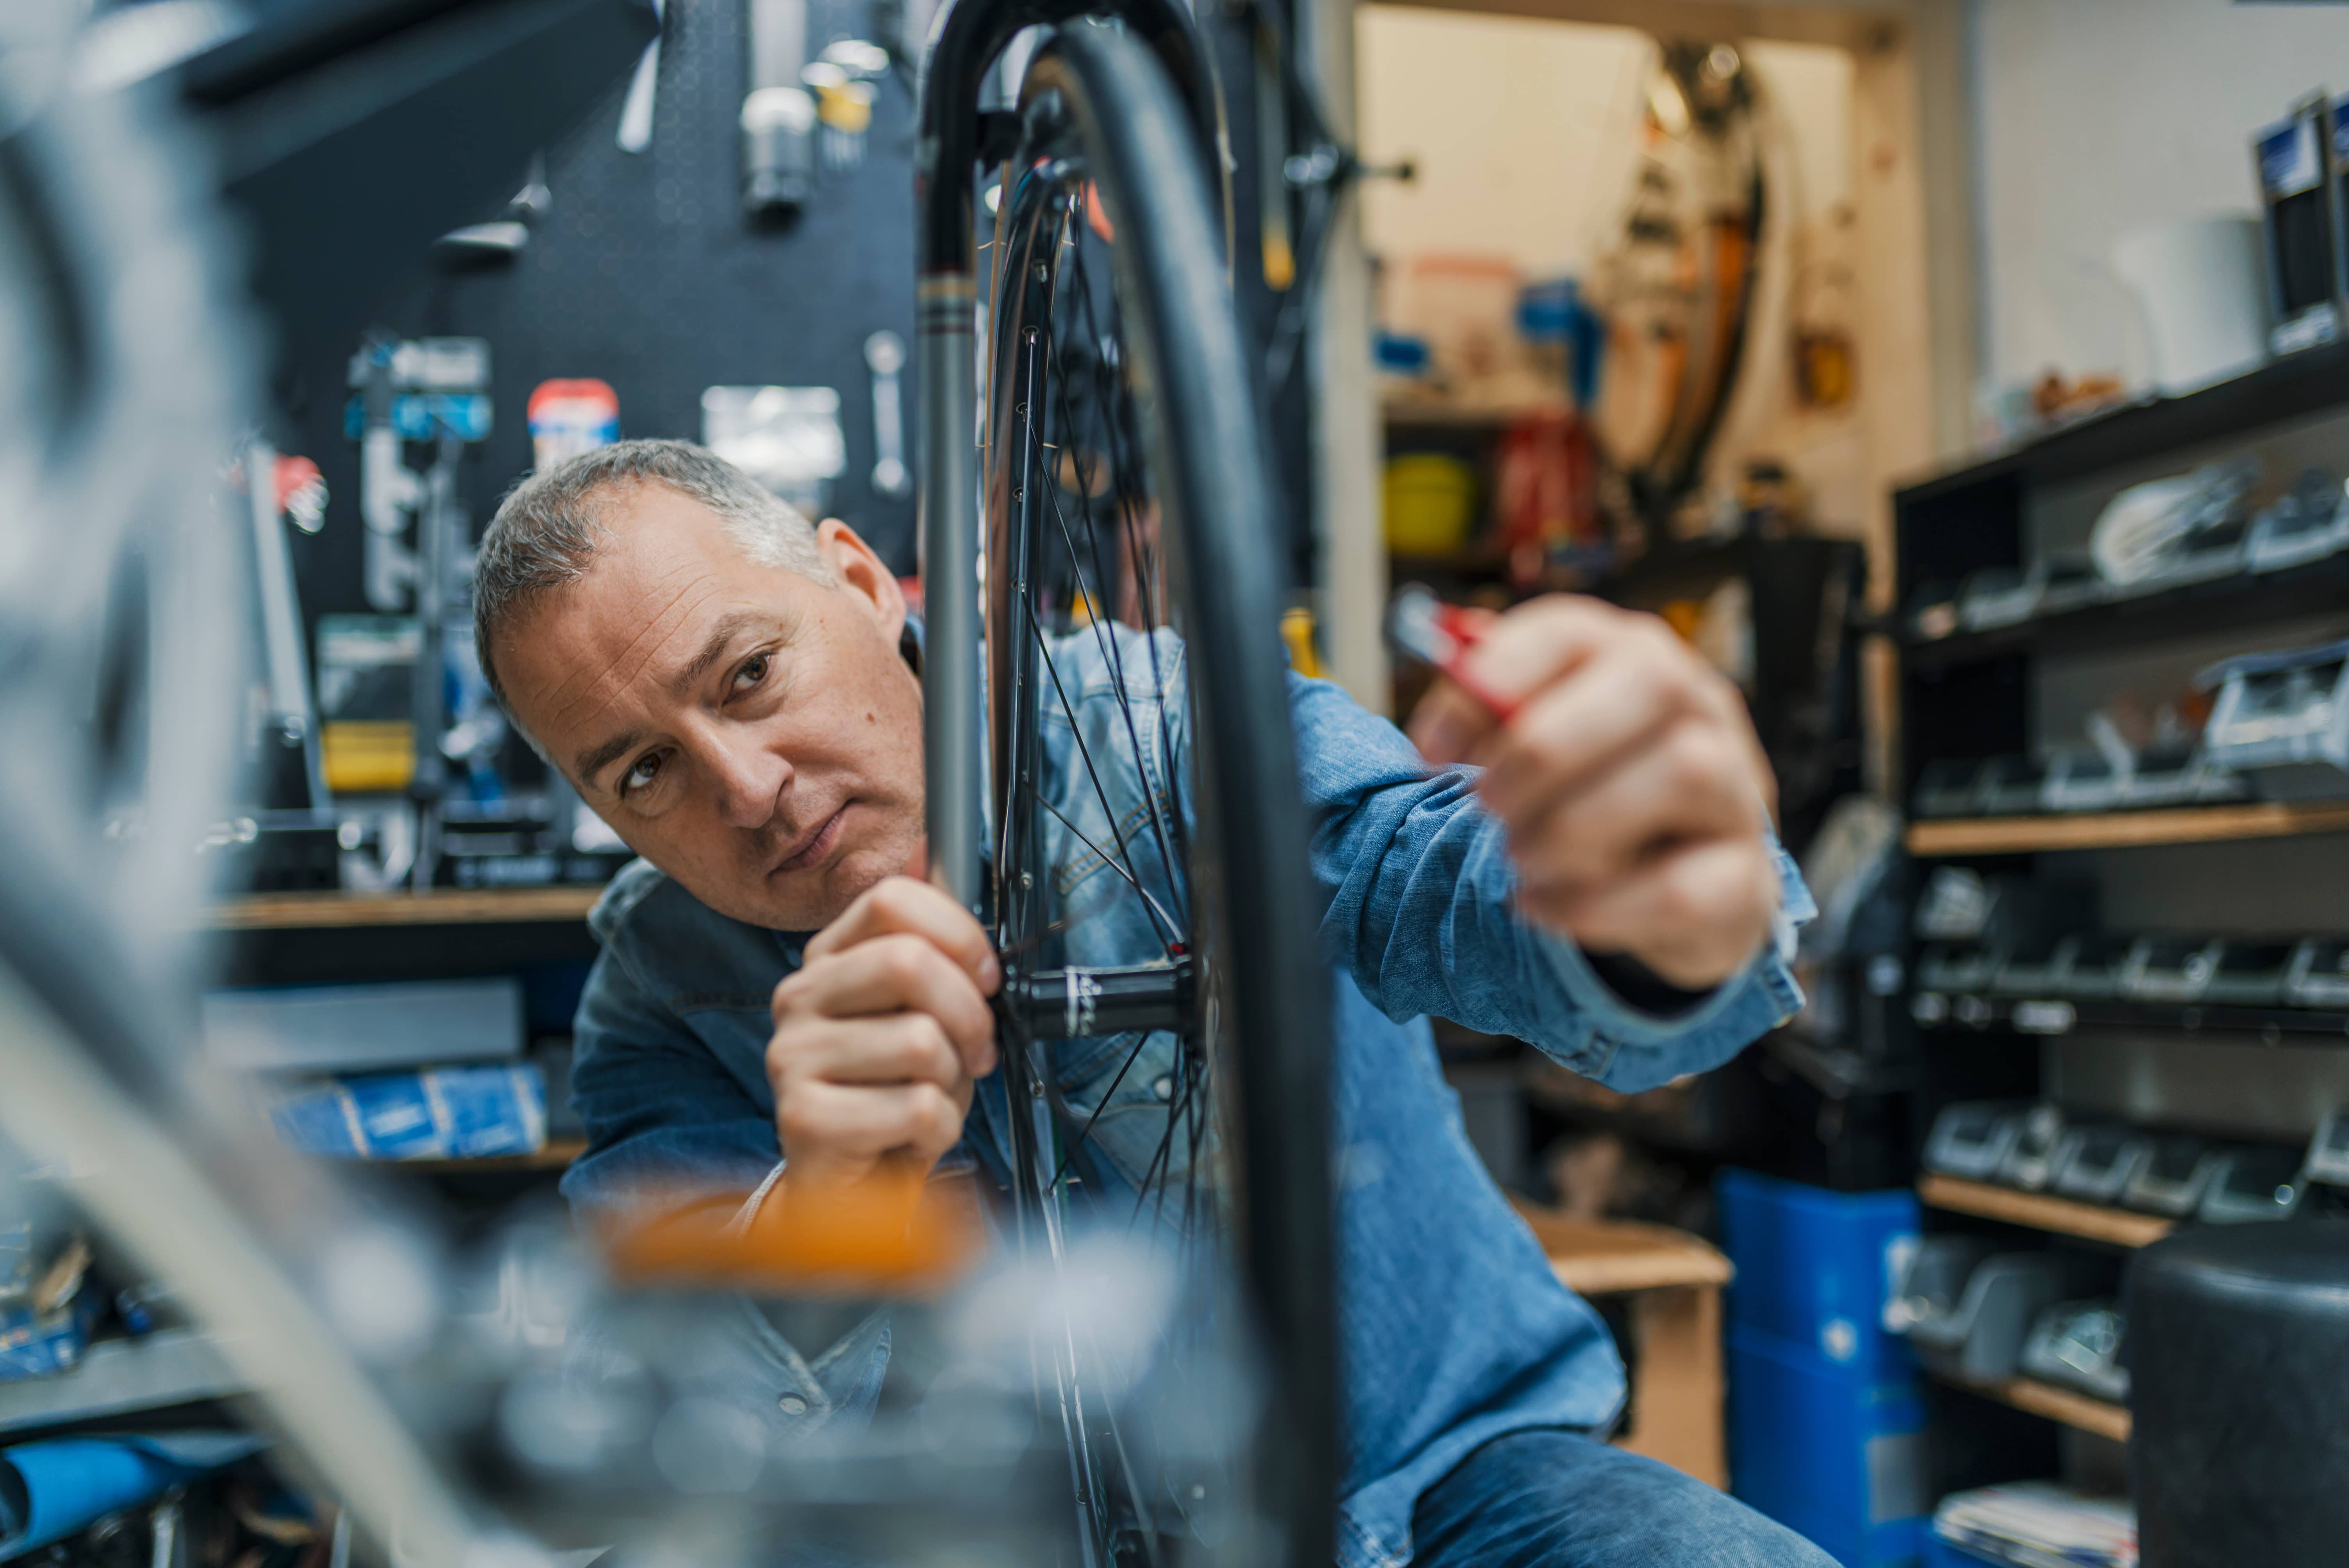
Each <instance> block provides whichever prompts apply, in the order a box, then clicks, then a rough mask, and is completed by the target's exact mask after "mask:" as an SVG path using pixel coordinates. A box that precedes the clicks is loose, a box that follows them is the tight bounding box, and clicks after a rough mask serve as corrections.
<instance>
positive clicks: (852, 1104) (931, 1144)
mask: <svg viewBox="0 0 2349 1568" xmlns="http://www.w3.org/2000/svg"><path fill="white" fill-rule="evenodd" d="M775 1132H776V1136H777V1137H778V1138H780V1139H781V1141H782V1146H783V1158H784V1159H785V1160H786V1161H793V1162H795V1163H796V1162H799V1161H801V1160H802V1159H803V1158H805V1159H838V1158H840V1157H842V1156H843V1155H844V1156H848V1157H851V1158H857V1159H866V1160H870V1159H877V1158H879V1157H880V1156H882V1155H884V1154H888V1153H891V1152H893V1151H895V1150H900V1149H911V1150H918V1151H923V1152H926V1153H928V1154H929V1155H930V1157H931V1158H932V1159H933V1160H935V1159H936V1157H937V1156H939V1155H942V1154H944V1153H945V1152H946V1151H947V1150H949V1149H952V1148H953V1147H954V1146H955V1144H956V1142H957V1141H958V1140H960V1139H961V1137H962V1111H961V1109H960V1108H959V1107H958V1106H957V1104H956V1103H955V1099H954V1097H953V1096H952V1095H950V1094H948V1093H947V1091H946V1090H945V1089H942V1088H939V1087H938V1086H937V1085H936V1084H934V1083H914V1084H891V1085H869V1084H854V1085H852V1084H830V1083H824V1082H823V1081H821V1080H817V1081H812V1082H809V1083H805V1084H802V1085H800V1086H799V1087H798V1088H796V1089H795V1090H794V1091H793V1092H792V1097H791V1098H790V1099H787V1100H785V1101H784V1102H783V1103H782V1104H781V1105H779V1106H777V1107H776V1108H775ZM795 1148H796V1149H797V1150H802V1151H803V1153H794V1149H795Z"/></svg>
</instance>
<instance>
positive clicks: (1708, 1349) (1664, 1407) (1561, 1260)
mask: <svg viewBox="0 0 2349 1568" xmlns="http://www.w3.org/2000/svg"><path fill="white" fill-rule="evenodd" d="M1517 1212H1518V1213H1519V1214H1520V1215H1521V1216H1523V1218H1524V1219H1525V1222H1526V1224H1527V1225H1529V1226H1531V1227H1532V1228H1533V1233H1534V1237H1535V1239H1536V1240H1537V1241H1538V1242H1540V1243H1541V1248H1542V1251H1543V1252H1544V1253H1546V1254H1547V1256H1548V1258H1549V1266H1550V1269H1551V1271H1552V1272H1553V1273H1555V1274H1557V1277H1558V1279H1559V1280H1560V1281H1561V1282H1562V1283H1563V1284H1565V1285H1566V1287H1567V1288H1568V1290H1571V1291H1573V1292H1575V1293H1576V1294H1577V1295H1586V1296H1591V1295H1629V1296H1630V1298H1631V1300H1630V1317H1631V1338H1632V1344H1633V1347H1634V1355H1633V1359H1634V1361H1635V1362H1636V1366H1635V1367H1634V1369H1633V1371H1632V1375H1631V1408H1630V1423H1629V1424H1628V1425H1627V1427H1626V1428H1625V1429H1624V1430H1623V1431H1622V1432H1621V1433H1620V1434H1619V1435H1618V1436H1617V1438H1616V1439H1615V1440H1616V1441H1617V1443H1618V1444H1619V1445H1620V1446H1621V1447H1623V1448H1626V1449H1630V1451H1631V1452H1633V1453H1635V1454H1645V1455H1647V1456H1648V1457H1649V1458H1650V1459H1652V1460H1661V1461H1663V1462H1664V1463H1665V1464H1668V1465H1671V1467H1672V1468H1673V1469H1675V1470H1683V1471H1685V1472H1687V1473H1688V1474H1690V1475H1692V1476H1694V1477H1696V1479H1697V1480H1701V1481H1704V1482H1707V1483H1708V1484H1710V1485H1713V1486H1717V1487H1721V1488H1723V1489H1726V1488H1727V1487H1728V1485H1729V1457H1728V1450H1727V1447H1726V1445H1725V1443H1724V1442H1723V1435H1722V1388H1723V1378H1722V1366H1721V1287H1722V1286H1723V1285H1725V1284H1728V1283H1729V1281H1730V1278H1731V1276H1732V1275H1733V1274H1734V1273H1735V1270H1734V1269H1733V1268H1732V1267H1731V1265H1730V1262H1729V1260H1728V1259H1727V1258H1725V1257H1723V1256H1722V1254H1721V1253H1720V1252H1719V1251H1718V1250H1717V1249H1715V1248H1714V1247H1713V1246H1712V1245H1710V1244H1708V1243H1705V1242H1704V1241H1703V1240H1702V1239H1701V1238H1699V1237H1696V1236H1692V1235H1690V1234H1689V1233H1687V1232H1685V1231H1675V1230H1673V1229H1671V1227H1670V1226H1667V1225H1649V1224H1642V1223H1640V1222H1637V1221H1633V1220H1570V1219H1568V1218H1566V1217H1565V1216H1563V1215H1561V1214H1557V1213H1552V1212H1548V1211H1547V1210H1543V1209H1539V1208H1537V1207H1535V1206H1534V1205H1532V1204H1529V1203H1520V1204H1518V1205H1517Z"/></svg>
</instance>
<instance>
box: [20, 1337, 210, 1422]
mask: <svg viewBox="0 0 2349 1568" xmlns="http://www.w3.org/2000/svg"><path fill="white" fill-rule="evenodd" d="M243 1391H244V1388H243V1379H242V1378H240V1377H238V1376H237V1375H236V1373H235V1372H234V1371H233V1370H232V1369H231V1367H230V1366H229V1363H228V1358H227V1357H225V1356H223V1355H222V1353H221V1348H220V1345H219V1343H218V1342H217V1341H216V1340H214V1339H212V1337H211V1336H209V1335H205V1334H202V1333H199V1332H198V1331H196V1330H194V1329H191V1328H167V1329H160V1330H158V1331H157V1332H155V1333H153V1334H150V1335H147V1336H143V1337H141V1338H138V1339H105V1340H100V1341H99V1342H98V1344H96V1345H93V1346H90V1347H89V1349H88V1353H87V1354H85V1355H84V1356H83V1357H82V1359H81V1364H80V1365H79V1366H78V1367H75V1368H74V1369H73V1370H72V1371H70V1372H63V1373H59V1374H57V1376H56V1377H28V1378H26V1379H24V1380H23V1381H21V1382H13V1383H0V1432H12V1431H21V1430H26V1429H30V1428H34V1427H56V1426H64V1425H66V1424H67V1423H68V1422H74V1421H88V1420H96V1419H98V1418H102V1417H108V1416H123V1415H130V1414H133V1413H136V1412H140V1411H146V1410H162V1409H169V1408H172V1407H174V1406H178V1405H191V1404H195V1403H198V1402H200V1401H202V1400H206V1399H225V1398H230V1397H232V1396H233V1395H236V1394H240V1393H243Z"/></svg>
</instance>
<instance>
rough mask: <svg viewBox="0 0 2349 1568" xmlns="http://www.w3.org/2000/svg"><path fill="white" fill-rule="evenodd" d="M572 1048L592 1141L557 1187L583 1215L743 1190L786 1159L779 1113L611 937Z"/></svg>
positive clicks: (575, 1091)
mask: <svg viewBox="0 0 2349 1568" xmlns="http://www.w3.org/2000/svg"><path fill="white" fill-rule="evenodd" d="M572 1049H573V1057H572V1067H571V1102H572V1104H573V1106H574V1108H576V1109H577V1110H578V1112H579V1116H580V1119H582V1120H583V1121H585V1123H586V1124H587V1152H586V1153H585V1154H583V1155H581V1156H580V1157H579V1159H578V1160H577V1161H574V1163H573V1165H572V1167H571V1169H570V1170H569V1171H567V1172H565V1173H564V1178H563V1195H564V1197H565V1198H566V1199H568V1200H569V1201H570V1202H571V1206H572V1208H573V1210H574V1212H578V1213H579V1214H580V1216H581V1217H582V1218H583V1219H584V1218H591V1217H595V1216H598V1215H607V1214H608V1215H615V1216H618V1215H625V1214H626V1213H627V1212H630V1211H632V1210H635V1209H637V1208H641V1207H642V1206H644V1205H645V1204H646V1203H647V1202H662V1203H674V1202H678V1201H679V1200H680V1199H691V1198H694V1197H698V1196H705V1195H710V1194H715V1193H720V1192H748V1191H750V1190H751V1189H752V1188H754V1187H756V1186H758V1185H759V1183H760V1182H761V1181H764V1180H766V1177H767V1174H768V1172H769V1171H772V1170H773V1169H774V1166H775V1161H777V1160H778V1159H779V1158H781V1150H779V1149H778V1147H777V1145H776V1141H775V1122H774V1118H773V1117H772V1116H771V1115H770V1114H768V1112H767V1109H766V1108H765V1107H763V1106H761V1105H760V1104H759V1103H758V1102H757V1101H756V1100H754V1099H751V1097H750V1095H749V1094H747V1093H745V1092H744V1091H743V1088H742V1086H741V1085H740V1083H739V1082H737V1081H736V1080H735V1079H734V1078H732V1077H730V1075H729V1074H728V1073H727V1072H726V1071H725V1069H724V1068H720V1067H719V1065H718V1062H717V1060H716V1059H715V1058H714V1057H711V1056H710V1054H709V1047H706V1046H704V1045H703V1044H702V1043H701V1042H700V1041H699V1040H698V1039H696V1038H695V1037H693V1034H692V1032H691V1031H690V1030H688V1028H686V1026H684V1024H683V1023H682V1022H681V1021H680V1020H679V1019H678V1016H677V1015H676V1014H674V1013H672V1012H670V1011H669V1010H668V1009H667V1007H665V1006H662V1005H661V1004H660V1003H659V1002H658V1001H657V1000H655V999H654V997H653V996H652V995H650V994H649V993H648V992H647V990H646V989H645V988H644V986H643V985H640V984H639V983H638V982H637V981H636V978H635V976H634V975H631V974H629V972H628V969H627V966H626V964H625V963H624V962H622V960H621V958H620V957H619V955H618V954H616V953H615V952H614V951H613V950H612V949H611V948H609V947H606V948H605V950H604V952H603V954H601V955H600V956H598V957H597V958H596V960H595V968H594V969H593V970H591V971H590V972H589V974H588V976H587V987H586V989H585V992H583V993H582V994H581V995H580V998H579V1011H578V1014H577V1016H575V1018H574V1021H573V1024H572Z"/></svg>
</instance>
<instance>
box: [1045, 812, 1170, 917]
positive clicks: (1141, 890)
mask: <svg viewBox="0 0 2349 1568" xmlns="http://www.w3.org/2000/svg"><path fill="white" fill-rule="evenodd" d="M1036 804H1038V805H1039V806H1041V807H1043V808H1044V810H1047V811H1050V813H1052V816H1053V819H1054V820H1056V821H1058V822H1059V823H1060V824H1061V826H1062V827H1064V828H1066V829H1068V830H1069V832H1070V835H1071V837H1073V838H1074V839H1075V840H1076V841H1077V842H1079V843H1081V844H1082V845H1084V847H1085V848H1087V849H1089V850H1091V851H1092V852H1093V853H1095V854H1096V855H1099V856H1100V857H1101V858H1102V863H1103V864H1104V865H1106V866H1108V867H1109V869H1110V870H1112V871H1113V872H1116V873H1117V874H1118V875H1120V876H1122V877H1123V878H1125V882H1126V885H1127V886H1128V887H1131V888H1132V889H1133V891H1134V894H1135V896H1137V897H1139V898H1140V899H1141V900H1142V902H1143V903H1146V904H1148V905H1149V906H1150V907H1151V908H1152V909H1154V910H1156V911H1157V912H1158V923H1159V926H1160V929H1162V930H1164V929H1165V928H1166V927H1167V925H1168V923H1169V922H1168V919H1167V914H1166V912H1165V910H1164V909H1163V908H1160V906H1159V903H1158V901H1157V900H1156V899H1154V898H1152V897H1151V896H1150V890H1149V889H1148V888H1146V887H1143V885H1142V884H1141V883H1140V882H1135V881H1134V880H1133V874H1132V873H1131V872H1128V871H1127V870H1126V869H1125V868H1124V867H1123V866H1122V865H1119V864H1118V863H1117V861H1114V860H1112V859H1111V858H1110V854H1109V851H1106V850H1104V849H1102V847H1101V846H1100V845H1099V844H1096V843H1094V842H1093V841H1092V839H1090V838H1089V837H1087V836H1086V834H1085V830H1083V829H1082V828H1080V827H1078V826H1077V825H1076V824H1075V823H1074V822H1071V821H1070V820H1068V818H1066V817H1064V816H1062V815H1061V809H1060V808H1059V807H1058V806H1055V805H1053V804H1052V802H1050V800H1047V799H1043V798H1042V797H1040V796H1039V797H1038V798H1037V800H1036ZM1110 826H1111V828H1112V830H1114V829H1115V828H1116V826H1117V824H1116V823H1114V822H1112V823H1111V824H1110ZM1070 924H1071V922H1070V921H1066V920H1062V921H1060V922H1056V923H1055V929H1066V928H1067V926H1069V925H1070Z"/></svg>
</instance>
